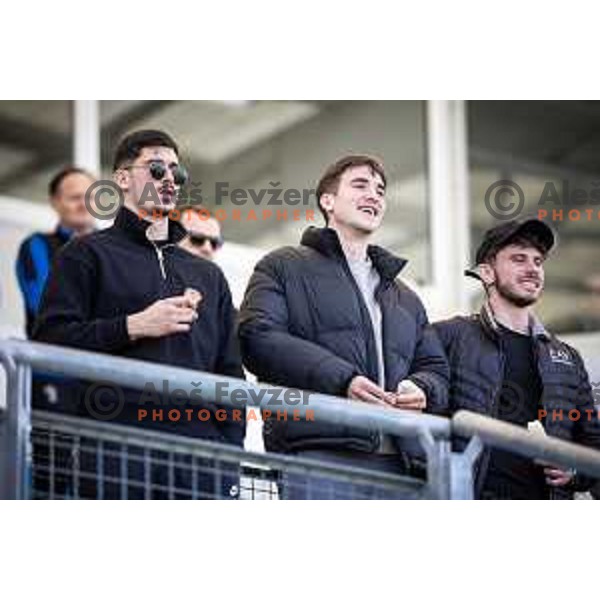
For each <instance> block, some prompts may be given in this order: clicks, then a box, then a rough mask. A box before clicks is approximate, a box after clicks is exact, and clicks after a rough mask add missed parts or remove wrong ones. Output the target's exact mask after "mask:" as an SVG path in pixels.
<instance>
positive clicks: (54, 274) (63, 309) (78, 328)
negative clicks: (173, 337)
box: [33, 241, 129, 352]
mask: <svg viewBox="0 0 600 600" xmlns="http://www.w3.org/2000/svg"><path fill="white" fill-rule="evenodd" d="M98 277H99V273H98V269H97V268H96V262H95V260H94V256H93V253H92V252H91V250H90V249H89V248H88V247H87V246H86V245H85V243H83V242H82V241H73V242H71V243H69V244H68V245H67V246H65V247H64V248H63V249H62V250H61V251H59V253H58V254H57V256H56V260H55V262H54V264H53V266H52V269H51V271H50V275H49V277H48V282H47V284H46V287H45V290H44V294H43V297H42V302H41V306H40V312H39V316H38V318H37V321H36V324H35V327H34V331H33V338H34V339H35V340H37V341H40V342H46V343H48V344H57V345H62V346H72V347H75V348H80V349H82V350H91V351H96V352H113V351H118V350H119V349H121V348H123V347H124V346H126V345H127V344H128V343H129V335H128V333H127V321H126V319H127V315H124V314H123V315H115V316H114V317H112V318H107V319H96V318H93V316H92V315H93V305H94V297H95V293H94V290H95V288H96V282H97V279H98Z"/></svg>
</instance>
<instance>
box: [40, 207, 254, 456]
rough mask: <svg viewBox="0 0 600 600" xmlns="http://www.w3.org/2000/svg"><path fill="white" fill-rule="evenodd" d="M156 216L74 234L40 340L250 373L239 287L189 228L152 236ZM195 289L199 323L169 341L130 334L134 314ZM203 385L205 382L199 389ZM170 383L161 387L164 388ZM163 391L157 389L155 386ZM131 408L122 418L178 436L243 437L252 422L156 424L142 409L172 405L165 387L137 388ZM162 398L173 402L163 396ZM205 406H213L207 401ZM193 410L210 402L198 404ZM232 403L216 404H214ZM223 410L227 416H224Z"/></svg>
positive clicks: (130, 394)
mask: <svg viewBox="0 0 600 600" xmlns="http://www.w3.org/2000/svg"><path fill="white" fill-rule="evenodd" d="M149 225H150V223H149V222H147V221H144V220H142V219H140V218H138V216H137V215H135V213H133V212H132V211H130V210H128V209H126V208H123V209H121V210H120V211H119V213H118V215H117V218H116V220H115V223H114V225H113V226H112V227H110V228H108V229H105V230H103V231H99V232H95V233H92V234H90V235H88V236H85V237H82V238H77V239H73V240H72V241H71V242H69V243H68V244H67V245H66V246H65V247H64V248H63V249H62V250H61V251H60V252H59V253H58V255H57V257H56V260H55V263H54V265H53V268H52V272H51V275H50V277H49V280H48V283H47V285H46V289H45V291H44V297H43V300H42V306H41V309H40V314H39V317H38V320H37V322H36V326H35V329H34V338H35V339H36V340H38V341H41V342H47V343H50V344H59V345H64V346H72V347H75V348H80V349H82V350H90V351H93V352H105V353H107V354H112V355H117V356H123V357H128V358H135V359H140V360H146V361H151V362H157V363H161V364H167V365H173V366H177V367H184V368H189V369H197V370H198V371H207V372H211V373H218V374H223V375H227V376H231V377H243V370H242V366H241V360H240V356H239V349H238V345H237V339H236V335H235V329H234V312H233V305H232V302H231V294H230V291H229V286H228V285H227V282H226V280H225V277H224V275H223V273H222V272H221V270H220V269H219V267H217V266H216V265H214V264H213V263H211V262H209V261H206V260H203V259H200V258H198V257H195V256H193V255H192V254H190V253H189V252H187V251H186V250H184V249H182V248H180V247H179V246H178V245H177V244H178V242H180V241H181V240H182V239H183V237H185V235H186V233H185V229H184V228H183V227H182V226H181V225H180V224H179V223H177V222H175V221H170V222H169V238H168V240H166V241H165V242H152V241H150V240H149V239H148V238H147V237H146V230H147V228H148V226H149ZM186 288H194V289H196V290H198V291H199V292H200V293H201V294H202V300H201V302H200V304H199V306H198V319H197V321H195V322H194V323H193V324H192V327H191V330H190V331H189V332H184V333H176V334H172V335H169V336H164V337H161V338H142V339H138V340H136V341H132V340H130V339H129V336H128V333H127V323H126V319H127V316H128V315H131V314H134V313H137V312H140V311H142V310H144V309H145V308H147V307H148V306H150V305H151V304H153V303H154V302H155V301H157V300H160V299H162V298H168V297H171V296H178V295H181V294H183V293H184V291H185V289H186ZM199 389H201V388H200V387H199ZM161 391H162V390H156V392H157V393H160V392H161ZM152 392H154V390H152ZM126 397H127V402H126V405H125V408H124V410H123V412H122V413H121V414H120V415H119V416H118V417H115V421H117V422H122V423H127V424H131V425H139V426H142V427H146V426H147V427H155V428H158V429H166V430H172V431H173V432H174V433H178V434H181V435H189V436H194V437H203V438H209V439H216V440H219V441H227V442H231V443H235V444H241V443H242V440H243V435H244V431H245V427H244V425H243V421H237V422H234V421H233V420H232V418H228V419H226V420H221V421H218V420H217V419H215V418H211V419H209V420H207V421H204V422H203V421H200V420H198V419H192V420H191V421H189V422H188V421H187V419H183V418H182V419H181V420H180V421H179V422H178V423H172V422H170V421H168V419H166V416H165V419H164V421H163V423H161V422H159V421H157V422H155V423H152V422H151V421H150V420H148V419H146V420H144V421H140V420H139V419H138V418H137V408H139V407H140V406H141V407H143V408H147V409H148V412H149V413H151V410H152V409H153V408H164V409H165V410H164V413H165V415H166V413H167V410H168V409H169V408H175V406H177V407H180V406H181V400H177V399H176V402H179V404H173V405H165V404H160V405H158V403H157V402H154V404H153V403H152V401H151V400H150V399H153V400H156V398H157V394H151V395H148V394H146V395H145V396H144V398H145V400H146V401H145V404H144V405H139V404H138V401H139V400H140V397H141V392H139V391H138V392H135V391H133V390H128V391H127V393H126ZM161 402H162V403H164V402H165V399H164V397H163V396H161ZM203 406H204V405H203ZM184 408H194V409H195V411H194V412H197V410H198V409H199V408H202V406H200V407H199V406H196V405H195V404H194V403H190V404H189V405H187V404H186V405H185V407H184ZM216 408H223V407H222V406H216V405H213V410H214V409H216ZM221 415H222V413H221Z"/></svg>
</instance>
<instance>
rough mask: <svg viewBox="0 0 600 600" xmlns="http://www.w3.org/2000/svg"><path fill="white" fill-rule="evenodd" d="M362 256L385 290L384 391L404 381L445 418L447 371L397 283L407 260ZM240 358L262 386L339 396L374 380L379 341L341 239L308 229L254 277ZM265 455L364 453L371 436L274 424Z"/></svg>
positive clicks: (421, 317)
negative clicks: (318, 450)
mask: <svg viewBox="0 0 600 600" xmlns="http://www.w3.org/2000/svg"><path fill="white" fill-rule="evenodd" d="M368 255H369V257H370V259H371V261H372V263H373V265H374V267H375V269H377V271H378V273H379V275H380V278H381V282H380V284H379V287H378V289H377V291H376V299H377V301H378V303H379V305H380V307H381V311H382V322H383V354H384V365H385V379H386V382H385V383H386V385H385V387H386V389H388V390H395V389H396V387H397V385H398V383H399V382H400V381H401V380H402V379H405V378H409V379H411V380H413V381H414V382H415V383H416V384H417V385H418V386H419V387H421V388H422V389H423V390H424V391H425V392H426V394H427V397H428V404H429V411H430V412H434V413H436V412H437V413H441V412H444V411H445V410H446V402H447V382H448V365H447V362H446V359H445V358H444V352H443V349H442V347H441V345H440V342H439V340H438V339H437V336H436V335H435V332H434V331H433V329H432V328H431V326H430V325H429V324H428V321H427V315H426V314H425V310H424V308H423V305H422V304H421V301H420V300H419V298H418V297H417V295H416V294H415V293H414V292H413V291H412V290H411V289H410V288H408V287H407V286H406V285H405V284H403V283H401V282H400V281H397V280H396V276H397V275H398V273H399V272H400V270H401V269H402V268H403V267H404V265H405V263H406V261H404V260H402V259H399V258H397V257H395V256H393V255H392V254H390V253H389V252H387V251H386V250H384V249H383V248H380V247H377V246H369V248H368ZM239 335H240V341H241V349H242V359H243V360H244V363H245V365H246V366H247V368H248V369H249V370H250V371H252V372H253V373H255V374H256V375H257V376H258V377H259V378H260V379H261V380H264V381H266V382H269V383H272V384H276V385H282V386H287V387H294V388H300V389H305V390H310V391H318V392H322V393H326V394H333V395H338V396H345V395H346V391H347V389H348V385H349V383H350V381H351V379H352V378H353V377H355V376H356V375H364V376H366V377H369V378H370V379H371V380H372V381H377V380H378V366H377V352H376V348H375V337H374V335H373V328H372V325H371V320H370V317H369V313H368V309H367V307H366V305H365V303H364V301H363V298H362V295H361V292H360V290H359V288H358V286H357V285H356V282H355V280H354V277H353V276H352V273H351V272H350V269H349V267H348V263H347V262H346V259H345V256H344V253H343V250H342V247H341V245H340V242H339V239H338V236H337V233H336V232H335V231H334V230H332V229H329V228H325V229H317V228H315V227H311V228H309V229H307V230H306V231H305V233H304V235H303V237H302V242H301V245H300V246H298V247H286V248H281V249H279V250H276V251H274V252H272V253H271V254H269V255H268V256H266V257H265V258H263V259H262V260H261V261H260V262H259V263H258V265H257V266H256V269H255V271H254V274H253V275H252V278H251V280H250V283H249V285H248V289H247V291H246V296H245V298H244V302H243V304H242V307H241V313H240V326H239ZM265 437H266V442H267V445H268V447H271V448H273V449H275V448H276V449H278V450H284V451H285V450H294V449H298V448H308V447H311V448H314V447H348V448H355V449H360V450H365V451H367V452H371V451H374V450H375V449H376V448H377V447H378V444H379V434H378V433H377V432H371V433H368V432H365V431H360V430H356V429H354V428H352V429H349V428H346V427H341V426H337V425H334V424H328V423H319V422H316V421H315V422H310V421H303V420H302V421H297V422H293V421H287V422H284V421H279V422H277V421H272V422H271V423H269V424H268V426H267V427H266V436H265Z"/></svg>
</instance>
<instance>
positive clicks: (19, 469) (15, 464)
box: [0, 351, 31, 499]
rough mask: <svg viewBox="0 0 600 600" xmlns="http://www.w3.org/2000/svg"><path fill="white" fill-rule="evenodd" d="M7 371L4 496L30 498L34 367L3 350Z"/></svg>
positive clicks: (0, 485)
mask: <svg viewBox="0 0 600 600" xmlns="http://www.w3.org/2000/svg"><path fill="white" fill-rule="evenodd" d="M0 362H2V365H3V367H4V370H5V372H6V413H5V415H4V418H3V422H2V440H1V445H2V460H1V463H2V464H1V465H0V466H1V468H2V473H1V483H0V497H2V498H6V499H23V498H28V497H29V488H30V486H29V480H30V477H31V443H30V436H29V434H30V430H31V367H30V366H29V365H26V364H23V363H15V361H14V359H13V357H12V356H11V355H10V354H8V353H6V352H4V351H0Z"/></svg>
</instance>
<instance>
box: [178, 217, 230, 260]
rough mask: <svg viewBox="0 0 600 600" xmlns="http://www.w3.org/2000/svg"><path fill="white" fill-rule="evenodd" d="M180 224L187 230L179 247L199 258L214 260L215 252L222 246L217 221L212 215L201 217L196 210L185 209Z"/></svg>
mask: <svg viewBox="0 0 600 600" xmlns="http://www.w3.org/2000/svg"><path fill="white" fill-rule="evenodd" d="M181 224H182V225H183V226H184V227H185V228H186V229H187V232H188V236H187V237H186V238H184V239H183V241H182V242H181V247H182V248H185V249H186V250H187V251H188V252H191V253H192V254H194V255H196V256H199V257H200V258H205V259H206V260H214V259H215V254H216V253H217V252H218V251H219V249H220V248H221V247H222V246H223V237H222V236H221V225H220V224H219V221H217V219H215V218H214V217H202V216H200V215H199V214H198V211H195V210H193V209H187V210H184V211H183V212H182V215H181Z"/></svg>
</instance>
